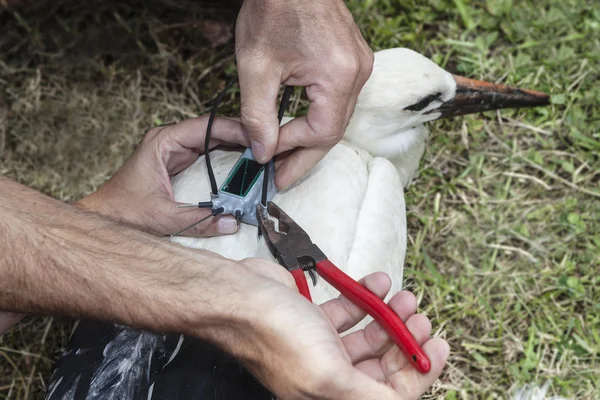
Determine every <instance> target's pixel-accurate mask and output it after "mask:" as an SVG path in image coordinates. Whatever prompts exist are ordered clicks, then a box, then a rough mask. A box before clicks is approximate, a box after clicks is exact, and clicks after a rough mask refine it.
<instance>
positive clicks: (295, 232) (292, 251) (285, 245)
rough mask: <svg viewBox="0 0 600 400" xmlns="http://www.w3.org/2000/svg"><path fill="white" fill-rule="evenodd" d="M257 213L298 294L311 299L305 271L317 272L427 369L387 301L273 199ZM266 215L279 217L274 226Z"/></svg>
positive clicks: (416, 364) (411, 359)
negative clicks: (331, 258) (328, 253)
mask: <svg viewBox="0 0 600 400" xmlns="http://www.w3.org/2000/svg"><path fill="white" fill-rule="evenodd" d="M256 215H257V217H258V226H259V229H260V231H261V233H262V235H263V236H264V238H265V241H266V243H267V246H268V247H269V250H270V252H271V254H272V255H273V256H274V257H275V258H276V259H277V261H278V262H279V264H281V265H282V266H283V267H284V268H285V269H287V270H288V271H289V272H290V273H291V274H292V276H293V277H294V280H295V281H296V285H297V286H298V290H299V292H300V294H302V295H303V296H304V297H306V298H307V299H308V300H309V301H311V302H312V298H311V295H310V290H309V288H308V283H307V281H306V276H305V275H304V272H305V271H307V272H311V273H314V272H316V273H317V274H318V275H319V276H320V277H322V278H323V279H324V280H325V281H326V282H328V283H329V284H330V285H331V286H333V287H334V288H335V289H337V290H338V291H339V292H340V293H341V294H342V295H343V296H345V297H346V298H347V299H348V300H350V301H351V302H352V303H354V304H355V305H357V306H358V307H359V308H360V309H361V310H363V311H365V312H366V313H367V314H369V315H370V316H371V317H373V319H374V320H375V321H377V322H378V323H379V324H380V325H381V326H382V327H383V328H384V329H385V331H386V332H387V333H388V335H390V337H391V338H392V340H393V341H394V343H396V345H397V346H398V347H399V348H400V350H401V351H402V352H403V353H404V355H405V356H406V358H407V360H409V362H410V363H411V364H412V365H413V366H414V367H415V368H416V369H417V371H419V372H421V373H427V372H429V370H430V368H431V363H430V361H429V359H428V358H427V355H426V354H425V352H424V351H423V349H421V348H420V347H419V344H418V343H417V341H416V340H415V338H414V336H413V335H412V334H411V333H410V331H409V330H408V328H407V327H406V325H404V322H402V319H400V317H399V316H398V315H397V314H396V313H395V312H394V311H393V310H392V309H391V308H390V306H389V305H387V304H386V303H385V302H383V301H382V300H381V299H380V298H379V297H377V295H375V294H374V293H373V292H371V291H370V290H368V289H367V288H365V287H364V286H362V285H361V284H360V283H358V282H356V281H355V280H354V279H352V278H351V277H349V276H348V275H346V274H345V273H344V272H343V271H342V270H340V269H339V268H337V267H336V266H335V265H334V264H333V263H332V262H331V261H329V260H328V259H327V256H326V255H325V254H324V253H323V252H322V251H321V249H319V248H318V247H317V246H316V245H315V244H314V243H313V242H312V240H311V239H310V236H309V235H308V234H307V233H306V232H305V231H304V230H303V229H302V228H301V227H300V226H299V225H298V224H297V223H296V222H295V221H294V220H293V219H292V218H290V216H288V215H287V214H286V213H285V212H284V211H283V210H282V209H281V208H279V207H278V206H277V205H276V204H275V203H273V202H268V203H267V207H265V206H264V205H262V204H258V205H257V208H256ZM269 216H271V217H272V218H274V219H277V220H278V222H279V226H278V228H277V229H276V228H275V223H274V221H272V220H270V219H269ZM311 277H312V275H311Z"/></svg>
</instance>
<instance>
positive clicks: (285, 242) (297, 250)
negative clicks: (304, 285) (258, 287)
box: [256, 201, 327, 279]
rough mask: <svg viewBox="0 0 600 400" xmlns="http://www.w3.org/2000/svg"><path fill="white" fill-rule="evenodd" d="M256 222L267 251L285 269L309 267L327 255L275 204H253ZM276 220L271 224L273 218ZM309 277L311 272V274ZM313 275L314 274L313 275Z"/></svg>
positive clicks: (312, 266) (270, 202)
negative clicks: (254, 205) (265, 205)
mask: <svg viewBox="0 0 600 400" xmlns="http://www.w3.org/2000/svg"><path fill="white" fill-rule="evenodd" d="M256 216H257V217H258V226H259V228H260V230H261V232H262V234H263V236H264V237H265V241H266V242H267V246H268V247H269V250H270V251H271V254H273V256H274V257H275V258H276V259H277V261H279V263H280V264H281V265H282V266H283V267H284V268H286V269H287V270H288V271H293V270H296V269H299V268H300V269H302V270H305V271H310V270H312V269H314V267H315V265H316V264H317V263H319V262H321V261H323V260H325V259H327V257H326V256H325V254H323V252H322V251H321V249H319V248H318V247H317V246H316V245H315V244H314V243H313V242H312V240H311V239H310V236H309V235H308V234H307V233H306V232H305V231H304V229H302V228H301V227H300V226H299V225H298V224H297V223H296V222H295V221H294V220H293V219H292V218H290V216H289V215H287V214H286V213H285V212H284V211H283V210H282V209H281V208H279V207H278V206H277V204H275V203H273V202H272V201H269V202H268V203H267V207H264V206H263V205H262V204H258V205H257V206H256ZM269 216H271V217H272V218H274V219H276V220H277V221H278V223H279V226H278V228H277V229H276V228H275V222H274V221H272V220H271V219H269ZM311 277H312V276H311ZM313 279H314V278H313Z"/></svg>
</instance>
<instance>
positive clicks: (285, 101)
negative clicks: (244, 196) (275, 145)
mask: <svg viewBox="0 0 600 400" xmlns="http://www.w3.org/2000/svg"><path fill="white" fill-rule="evenodd" d="M293 91H294V87H293V86H286V87H285V88H284V89H283V94H282V95H281V103H280V104H279V112H278V113H277V118H278V119H279V125H281V120H282V119H283V114H285V110H287V108H288V106H289V104H290V96H291V95H292V92H293ZM274 162H275V161H274V158H271V160H270V161H269V163H268V164H267V165H266V166H265V173H264V176H263V187H262V197H261V201H260V203H261V204H262V205H263V207H266V206H267V189H268V186H269V169H270V168H271V166H272V165H273V163H274Z"/></svg>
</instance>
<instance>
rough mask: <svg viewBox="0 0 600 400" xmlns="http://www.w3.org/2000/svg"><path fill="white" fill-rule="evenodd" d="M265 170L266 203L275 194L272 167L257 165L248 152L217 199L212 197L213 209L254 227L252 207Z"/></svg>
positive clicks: (259, 194) (268, 164)
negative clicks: (266, 176) (266, 180)
mask: <svg viewBox="0 0 600 400" xmlns="http://www.w3.org/2000/svg"><path fill="white" fill-rule="evenodd" d="M266 168H268V170H269V172H268V182H267V201H271V200H272V199H273V197H274V196H275V193H277V188H276V187H275V180H274V176H275V166H274V165H273V163H267V164H260V163H259V162H258V161H256V159H255V158H254V155H253V154H252V149H249V148H248V149H246V150H245V151H244V153H243V154H242V155H241V156H240V158H239V159H238V160H237V162H236V163H235V165H234V166H233V168H232V169H231V171H230V172H229V175H228V176H227V179H225V182H224V183H223V185H221V188H220V189H219V193H218V195H216V196H215V195H212V203H213V209H218V208H221V207H222V208H223V210H224V211H223V213H224V214H232V215H234V216H235V217H236V218H238V219H239V220H240V221H242V222H244V223H246V224H250V225H254V226H258V220H257V217H256V206H257V205H258V204H259V203H261V196H262V192H263V185H264V174H265V169H266Z"/></svg>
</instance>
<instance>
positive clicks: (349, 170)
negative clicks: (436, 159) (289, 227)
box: [172, 48, 548, 323]
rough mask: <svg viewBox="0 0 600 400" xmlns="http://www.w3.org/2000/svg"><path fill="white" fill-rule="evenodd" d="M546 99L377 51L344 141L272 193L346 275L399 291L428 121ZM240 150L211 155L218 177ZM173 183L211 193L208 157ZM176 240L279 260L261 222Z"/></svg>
mask: <svg viewBox="0 0 600 400" xmlns="http://www.w3.org/2000/svg"><path fill="white" fill-rule="evenodd" d="M547 103H548V96H547V95H545V94H543V93H538V92H533V91H528V90H520V89H512V88H509V87H507V86H504V85H498V84H492V83H486V82H481V81H475V80H471V79H467V78H463V77H459V76H455V75H452V74H450V73H449V72H447V71H445V70H444V69H442V68H441V67H439V66H438V65H436V64H435V63H434V62H432V61H431V60H429V59H428V58H426V57H424V56H422V55H421V54H419V53H416V52H414V51H412V50H409V49H405V48H393V49H388V50H382V51H378V52H376V53H375V64H374V68H373V73H372V75H371V77H370V78H369V80H368V81H367V83H366V85H365V86H364V88H363V89H362V91H361V93H360V95H359V97H358V102H357V105H356V108H355V111H354V114H353V116H352V118H351V120H350V122H349V125H348V127H347V129H346V132H345V134H344V138H343V140H342V141H341V142H340V143H339V144H337V145H336V146H335V147H334V148H333V149H332V150H331V151H330V152H329V153H328V154H327V156H326V157H325V158H324V159H323V160H321V162H319V163H318V164H317V165H316V166H315V167H314V168H313V169H312V170H311V171H310V172H309V173H308V174H307V175H306V176H305V177H304V178H303V179H302V180H300V181H299V182H297V183H296V184H295V185H293V186H292V187H290V188H287V189H286V190H283V191H280V192H279V193H278V194H277V195H276V196H275V198H274V201H275V202H276V203H277V204H278V205H279V206H280V207H281V208H282V209H283V210H285V211H286V212H287V213H288V214H289V215H290V216H291V217H292V218H293V219H294V220H296V221H297V222H298V223H299V224H300V225H301V226H302V227H303V228H304V229H305V230H306V231H307V232H308V234H309V235H310V236H311V238H312V239H313V241H314V242H315V243H316V244H317V245H318V246H319V247H320V248H321V249H322V250H323V251H324V253H325V254H326V255H327V256H328V257H329V259H330V260H332V261H333V262H334V263H335V264H336V265H337V266H338V267H339V268H341V269H343V270H344V271H345V272H346V273H347V274H348V275H350V276H351V277H352V278H354V279H360V278H361V277H363V276H365V275H367V274H369V273H372V272H376V271H383V272H386V273H387V274H388V275H389V276H390V277H391V279H392V290H391V293H395V292H397V291H398V290H400V289H401V287H402V278H403V265H404V256H405V253H406V238H407V233H406V207H405V202H404V188H405V187H407V186H408V184H409V183H410V181H411V179H412V178H413V176H414V174H415V173H416V171H417V169H418V167H419V161H420V160H421V157H422V155H423V151H424V149H425V142H426V140H427V137H428V132H427V128H426V126H425V123H426V122H429V121H432V120H435V119H438V118H441V117H448V116H455V115H462V114H468V113H474V112H480V111H487V110H494V109H500V108H511V107H513V108H514V107H531V106H537V105H545V104H547ZM289 120H290V119H287V120H285V119H284V121H283V123H286V122H288V121H289ZM239 154H240V153H238V152H234V151H231V150H215V151H213V152H212V153H211V160H212V164H213V168H214V172H215V176H216V178H217V181H218V182H223V180H224V179H225V178H226V176H227V173H228V172H229V171H230V170H231V168H232V167H233V165H234V163H235V162H236V160H237V158H238V157H239ZM172 184H173V192H174V196H175V200H176V201H178V202H182V203H197V202H199V201H203V200H208V196H209V193H210V187H209V182H208V179H207V171H206V165H205V160H204V157H203V156H202V157H200V158H199V159H198V160H197V161H196V162H195V163H194V164H193V165H191V166H190V167H188V168H187V169H186V170H184V171H182V172H181V173H180V174H178V175H177V176H175V177H174V178H173V180H172ZM173 240H174V241H176V242H179V243H180V244H182V245H184V246H188V247H193V248H201V249H206V250H211V251H214V252H217V253H219V254H221V255H223V256H225V257H229V258H232V259H236V260H239V259H243V258H246V257H264V258H267V259H272V257H271V255H270V254H269V252H268V250H267V248H266V245H265V243H264V241H263V240H261V241H258V240H257V228H256V227H253V226H250V225H245V224H242V225H241V227H240V229H239V231H238V232H237V233H236V234H234V235H231V236H222V237H213V238H191V237H176V238H173ZM311 293H312V297H313V301H314V302H315V303H317V304H320V303H322V302H325V301H327V300H329V299H331V298H333V297H335V296H337V295H338V292H337V291H336V290H335V289H333V288H332V287H331V286H329V285H328V284H327V283H326V282H324V281H322V280H320V281H319V283H317V286H316V287H312V288H311ZM364 322H365V321H363V323H364Z"/></svg>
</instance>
